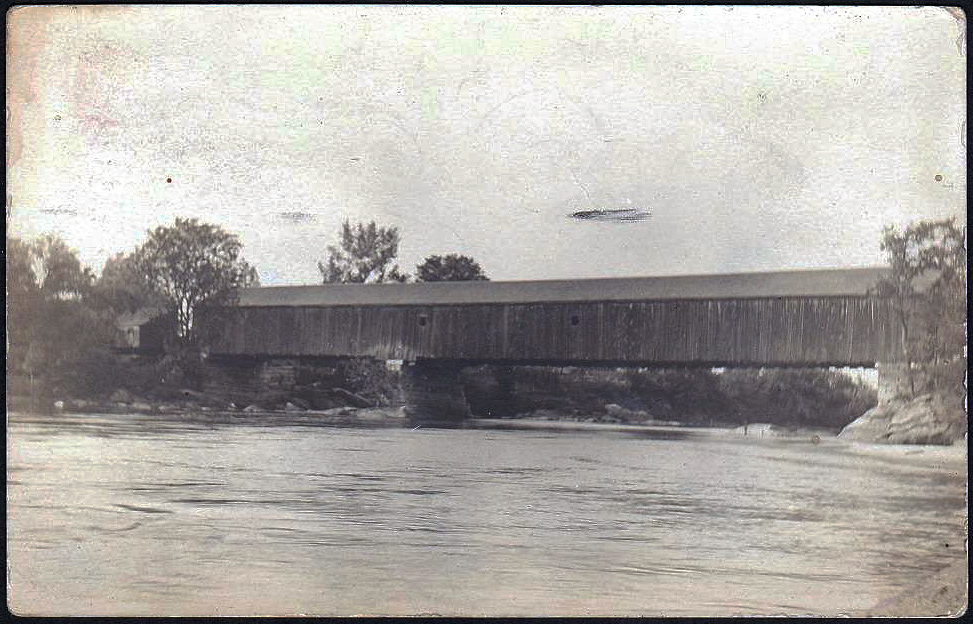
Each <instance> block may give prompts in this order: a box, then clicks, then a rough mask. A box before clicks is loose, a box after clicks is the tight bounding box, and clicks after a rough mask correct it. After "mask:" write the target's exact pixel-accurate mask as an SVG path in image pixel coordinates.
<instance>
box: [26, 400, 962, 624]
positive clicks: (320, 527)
mask: <svg viewBox="0 0 973 624" xmlns="http://www.w3.org/2000/svg"><path fill="white" fill-rule="evenodd" d="M7 432H8V442H7V444H8V447H7V503H8V506H7V514H8V515H7V519H8V528H7V547H8V557H9V571H10V576H9V583H10V597H9V604H10V607H11V608H13V609H14V610H15V611H16V612H19V613H27V614H96V615H126V614H143V615H152V614H158V615H170V614H172V615H185V614H268V615H281V614H315V615H330V614H340V615H350V614H418V613H437V614H445V615H450V614H463V615H478V614H484V615H532V614H533V615H585V614H595V615H639V614H645V615H659V614H665V615H731V614H783V613H787V614H805V613H813V614H837V613H851V614H854V613H862V612H864V611H865V610H867V609H869V608H870V607H872V606H873V605H875V604H877V603H879V602H880V601H882V600H884V599H886V598H888V597H889V596H892V595H894V594H895V593H897V592H898V591H901V590H902V589H905V588H908V587H910V586H911V585H914V584H915V582H916V579H917V578H921V577H922V575H927V574H930V573H932V572H935V571H937V570H940V569H941V568H943V567H945V566H947V565H949V564H952V563H954V562H956V561H959V560H962V559H963V558H964V557H965V553H964V539H965V529H964V522H965V511H964V510H965V499H964V491H965V481H966V467H965V460H964V457H963V455H962V454H961V453H959V454H958V453H955V452H954V453H951V454H950V453H945V454H944V453H942V452H941V451H939V450H937V449H932V448H929V447H924V449H923V448H913V449H905V448H896V449H888V450H886V449H874V448H861V447H853V446H851V445H848V444H845V443H842V442H838V441H834V440H830V441H829V440H826V441H824V442H822V443H820V444H811V443H810V442H805V441H781V440H776V441H775V440H754V439H739V438H727V437H716V436H712V435H703V434H699V435H691V436H689V437H685V438H682V439H673V438H674V436H672V435H662V434H658V435H654V434H652V433H650V432H620V431H602V430H597V431H582V432H578V431H506V430H485V429H429V428H419V429H416V430H411V429H408V428H350V427H320V426H300V425H296V424H292V425H290V426H287V425H276V426H257V425H254V424H249V425H241V424H228V423H218V422H213V421H209V422H205V421H202V420H199V419H192V418H189V417H183V418H181V419H173V420H169V421H163V420H158V419H151V418H148V417H137V416H81V415H65V416H63V417H54V418H49V419H43V418H35V417H30V416H25V415H19V416H18V415H12V416H11V417H10V422H9V423H8V429H7Z"/></svg>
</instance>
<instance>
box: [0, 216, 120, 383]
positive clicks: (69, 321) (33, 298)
mask: <svg viewBox="0 0 973 624" xmlns="http://www.w3.org/2000/svg"><path fill="white" fill-rule="evenodd" d="M6 252H7V253H6V269H7V294H8V298H7V332H8V333H7V339H8V347H9V353H8V374H9V371H11V370H12V371H17V372H19V371H23V372H25V373H27V374H29V375H30V378H31V380H32V390H31V391H32V392H33V390H34V389H36V388H34V386H33V380H40V382H41V384H40V389H41V390H43V391H45V392H56V391H60V390H68V391H85V390H90V389H91V387H92V385H91V384H92V383H93V380H92V379H91V378H86V377H85V373H87V372H92V373H95V375H94V376H95V377H97V374H98V373H103V372H104V370H105V367H104V362H105V361H106V358H107V357H108V356H107V353H108V349H109V347H110V346H111V344H112V341H113V339H114V338H115V337H116V331H117V330H116V327H115V324H114V319H113V317H112V315H111V314H106V313H104V312H103V311H100V310H96V309H95V308H93V307H92V306H91V305H90V296H91V290H92V288H91V287H92V283H93V281H94V279H93V274H92V272H91V270H90V269H88V268H87V267H83V266H82V265H81V262H80V260H79V259H78V257H77V254H75V253H74V251H72V250H71V249H70V248H69V247H68V246H67V245H66V244H65V243H64V241H62V240H61V239H59V238H57V237H56V236H53V235H46V236H42V237H40V238H38V239H36V240H34V241H31V242H24V241H21V240H18V239H10V238H8V239H7V247H6ZM95 361H97V365H91V366H88V364H90V363H91V362H95ZM102 377H104V375H102ZM95 381H97V380H95Z"/></svg>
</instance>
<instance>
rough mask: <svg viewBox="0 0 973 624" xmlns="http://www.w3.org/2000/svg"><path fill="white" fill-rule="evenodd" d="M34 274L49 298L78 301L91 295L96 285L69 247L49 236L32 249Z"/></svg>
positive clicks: (92, 275) (43, 237) (89, 271)
mask: <svg viewBox="0 0 973 624" xmlns="http://www.w3.org/2000/svg"><path fill="white" fill-rule="evenodd" d="M30 260H31V272H32V273H33V275H34V277H35V279H36V280H37V285H38V287H39V288H40V290H41V293H42V294H43V295H44V296H45V297H47V298H56V299H77V298H80V297H83V296H84V295H86V294H88V292H89V291H90V288H91V286H92V284H93V283H94V281H95V277H94V274H93V273H92V272H91V269H89V268H88V267H82V266H81V261H80V260H78V256H77V254H75V253H74V252H73V251H72V250H71V249H70V248H69V247H68V246H67V244H66V243H65V242H64V241H63V240H61V239H60V238H58V237H57V236H54V235H53V234H47V235H45V236H42V237H40V238H38V239H37V240H36V241H34V243H33V244H32V245H31V246H30Z"/></svg>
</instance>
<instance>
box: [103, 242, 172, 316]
mask: <svg viewBox="0 0 973 624" xmlns="http://www.w3.org/2000/svg"><path fill="white" fill-rule="evenodd" d="M139 252H140V250H139V249H136V250H135V251H134V252H132V253H128V254H126V253H118V254H116V255H114V256H112V257H110V258H108V260H106V261H105V266H104V267H103V268H102V270H101V275H100V276H99V277H98V280H97V281H96V282H95V284H94V287H93V288H92V292H91V296H92V302H93V304H94V305H96V306H97V307H100V308H107V309H110V310H113V311H114V312H115V313H116V314H122V313H126V312H135V311H136V310H139V309H141V308H160V309H161V308H164V307H165V306H166V300H165V298H164V297H163V296H161V295H160V294H159V293H157V292H155V291H154V290H153V287H152V284H151V283H150V282H149V280H148V277H147V276H146V275H145V273H144V271H143V270H142V267H141V266H140V263H139V259H140V253H139Z"/></svg>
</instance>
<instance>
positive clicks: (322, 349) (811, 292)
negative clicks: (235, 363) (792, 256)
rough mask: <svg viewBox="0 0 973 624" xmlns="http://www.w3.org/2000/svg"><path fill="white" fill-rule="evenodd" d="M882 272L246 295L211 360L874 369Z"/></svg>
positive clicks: (894, 342)
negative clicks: (339, 359) (261, 358)
mask: <svg viewBox="0 0 973 624" xmlns="http://www.w3.org/2000/svg"><path fill="white" fill-rule="evenodd" d="M886 271H887V270H886V269H882V268H862V269H837V270H802V271H780V272H765V273H736V274H726V275H692V276H672V277H638V278H634V277H633V278H610V279H580V280H543V281H511V282H487V281H478V282H437V283H419V284H369V285H363V284H333V285H323V286H282V287H265V288H251V289H246V290H242V291H241V292H240V296H239V301H238V303H237V304H236V305H235V306H232V307H228V308H223V309H221V310H220V311H219V313H218V314H216V315H214V316H212V317H211V320H212V321H215V322H216V323H218V326H219V327H218V332H216V333H217V335H218V338H217V340H216V342H215V344H214V345H213V346H212V348H211V353H212V354H214V355H226V356H232V355H247V356H268V357H301V356H307V357H354V356H370V357H374V358H379V359H391V360H406V361H417V360H453V361H461V362H496V363H518V364H535V363H536V364H585V363H590V364H600V363H604V364H631V365H667V364H668V365H707V366H832V365H833V366H872V365H874V364H875V363H877V362H888V361H895V360H897V359H898V358H899V357H900V353H901V342H900V340H901V336H900V334H899V331H898V329H897V327H898V326H897V324H896V323H895V322H894V321H895V317H894V311H893V306H892V302H891V301H890V300H888V299H883V298H878V297H875V296H873V295H871V294H870V293H869V290H870V289H871V288H872V287H874V285H875V283H876V281H877V280H878V279H879V278H880V277H881V276H883V275H885V274H886Z"/></svg>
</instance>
